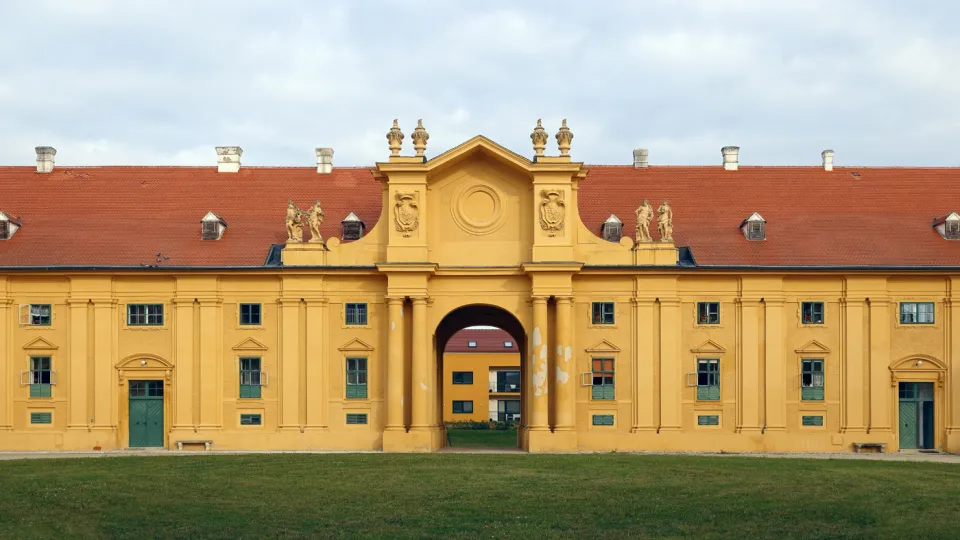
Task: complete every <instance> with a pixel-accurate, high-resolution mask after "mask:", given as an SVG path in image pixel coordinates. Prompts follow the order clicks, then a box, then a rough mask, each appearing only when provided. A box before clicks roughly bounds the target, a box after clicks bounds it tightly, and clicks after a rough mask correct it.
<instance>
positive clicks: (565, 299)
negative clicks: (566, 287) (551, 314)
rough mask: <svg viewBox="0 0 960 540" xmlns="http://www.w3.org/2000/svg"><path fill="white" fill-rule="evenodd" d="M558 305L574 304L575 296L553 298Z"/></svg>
mask: <svg viewBox="0 0 960 540" xmlns="http://www.w3.org/2000/svg"><path fill="white" fill-rule="evenodd" d="M553 298H554V299H555V300H556V301H557V303H558V304H572V303H573V296H554V297H553Z"/></svg>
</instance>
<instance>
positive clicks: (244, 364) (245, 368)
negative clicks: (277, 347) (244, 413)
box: [240, 358, 263, 399]
mask: <svg viewBox="0 0 960 540" xmlns="http://www.w3.org/2000/svg"><path fill="white" fill-rule="evenodd" d="M260 368H261V363H260V359H259V358H241V359H240V397H241V398H242V399H260V386H261V384H262V382H263V381H262V372H261V371H260Z"/></svg>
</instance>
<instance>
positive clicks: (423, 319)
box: [410, 296, 437, 431]
mask: <svg viewBox="0 0 960 540" xmlns="http://www.w3.org/2000/svg"><path fill="white" fill-rule="evenodd" d="M412 339H413V370H412V379H411V380H412V384H413V389H412V391H411V394H412V396H411V397H412V398H413V402H412V409H413V410H412V415H411V416H412V418H411V422H410V430H411V431H418V430H420V431H422V430H427V429H429V428H430V426H431V425H432V424H433V422H432V421H431V419H430V418H429V412H430V400H431V399H432V398H433V396H435V395H436V394H435V392H436V391H437V389H436V388H430V386H429V384H428V383H429V382H430V379H431V378H430V364H431V362H430V358H429V357H428V351H429V341H430V336H429V334H428V329H427V298H426V297H424V296H418V297H414V298H413V338H412Z"/></svg>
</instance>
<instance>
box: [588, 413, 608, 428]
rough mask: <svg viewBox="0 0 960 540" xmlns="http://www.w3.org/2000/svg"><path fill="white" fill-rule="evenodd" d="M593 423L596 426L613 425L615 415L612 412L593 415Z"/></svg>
mask: <svg viewBox="0 0 960 540" xmlns="http://www.w3.org/2000/svg"><path fill="white" fill-rule="evenodd" d="M593 425H595V426H612V425H613V415H612V414H595V415H593Z"/></svg>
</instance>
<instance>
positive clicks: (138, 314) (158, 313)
mask: <svg viewBox="0 0 960 540" xmlns="http://www.w3.org/2000/svg"><path fill="white" fill-rule="evenodd" d="M127 325H128V326H163V304H127Z"/></svg>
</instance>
